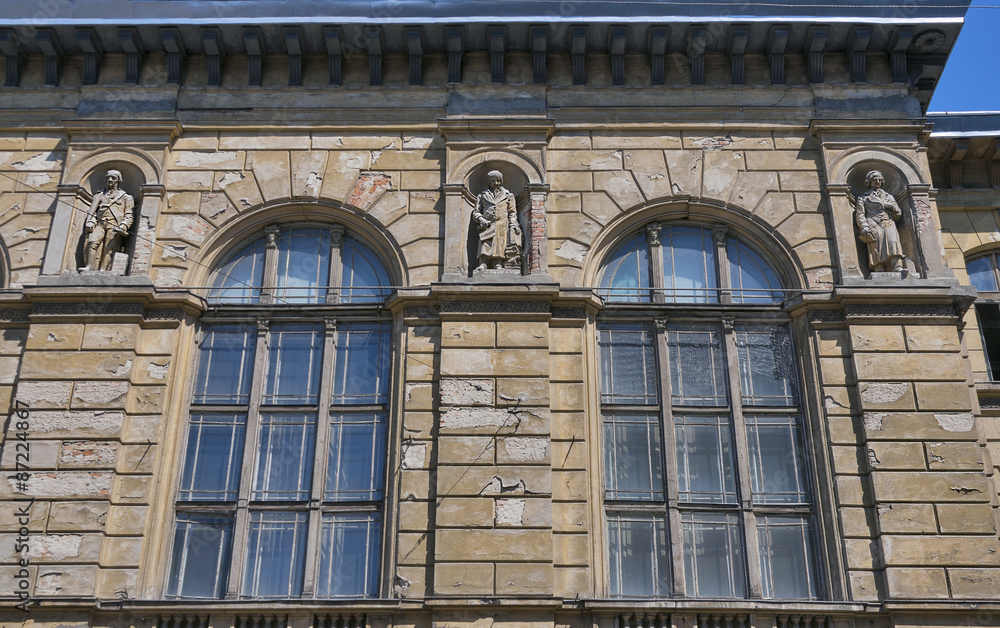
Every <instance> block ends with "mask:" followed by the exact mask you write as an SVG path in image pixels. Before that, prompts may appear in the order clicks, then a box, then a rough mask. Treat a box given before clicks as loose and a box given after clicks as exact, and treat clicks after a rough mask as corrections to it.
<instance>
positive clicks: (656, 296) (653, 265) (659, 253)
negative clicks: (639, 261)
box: [646, 222, 666, 303]
mask: <svg viewBox="0 0 1000 628" xmlns="http://www.w3.org/2000/svg"><path fill="white" fill-rule="evenodd" d="M646 250H647V251H649V266H650V268H649V281H650V283H651V284H653V286H652V287H653V302H654V303H663V302H664V300H665V298H666V296H665V295H664V294H663V245H662V243H661V241H660V223H658V222H652V223H649V224H648V225H646Z"/></svg>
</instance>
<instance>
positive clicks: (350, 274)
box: [340, 237, 391, 303]
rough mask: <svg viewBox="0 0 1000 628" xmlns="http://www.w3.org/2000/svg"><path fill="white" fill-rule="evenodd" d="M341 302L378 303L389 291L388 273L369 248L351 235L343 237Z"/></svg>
mask: <svg viewBox="0 0 1000 628" xmlns="http://www.w3.org/2000/svg"><path fill="white" fill-rule="evenodd" d="M341 259H342V260H343V262H344V271H343V284H344V287H343V290H341V293H340V295H341V298H340V300H341V302H342V303H378V302H381V301H384V300H385V299H386V298H387V297H388V296H389V293H390V292H391V290H390V288H389V285H390V281H389V273H388V272H386V270H385V266H384V265H383V264H382V262H381V261H380V260H379V258H378V256H377V255H375V253H374V252H372V250H371V249H369V248H368V247H366V246H365V245H363V244H361V243H360V242H358V241H357V240H355V239H354V238H351V237H346V238H344V248H343V249H342V250H341Z"/></svg>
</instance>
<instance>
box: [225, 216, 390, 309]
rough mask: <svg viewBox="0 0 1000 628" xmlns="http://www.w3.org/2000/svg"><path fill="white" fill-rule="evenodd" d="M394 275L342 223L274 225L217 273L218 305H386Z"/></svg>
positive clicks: (237, 251)
mask: <svg viewBox="0 0 1000 628" xmlns="http://www.w3.org/2000/svg"><path fill="white" fill-rule="evenodd" d="M389 283H390V282H389V275H388V273H387V272H386V270H385V266H383V265H382V262H381V261H380V260H379V259H378V256H377V255H375V253H374V252H373V251H372V250H371V249H369V248H368V247H367V246H365V245H364V244H362V243H361V242H359V241H358V240H357V239H355V238H354V237H352V236H351V235H349V234H345V233H344V230H343V228H341V227H328V228H324V227H315V226H291V227H277V226H275V227H269V228H268V229H267V230H265V233H263V234H261V235H260V236H258V237H256V238H253V239H252V240H250V241H249V242H247V243H246V244H245V245H244V246H242V247H240V248H239V249H237V250H236V251H235V252H233V253H232V254H231V255H230V256H229V257H227V258H226V260H225V261H224V262H223V263H222V264H221V265H220V266H219V269H218V270H217V271H216V272H215V273H214V275H213V277H212V283H211V288H210V289H209V292H208V299H209V301H210V302H212V303H381V302H382V301H384V300H385V298H386V297H387V296H388V295H389V290H388V287H387V286H389Z"/></svg>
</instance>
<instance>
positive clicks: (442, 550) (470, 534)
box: [434, 529, 552, 562]
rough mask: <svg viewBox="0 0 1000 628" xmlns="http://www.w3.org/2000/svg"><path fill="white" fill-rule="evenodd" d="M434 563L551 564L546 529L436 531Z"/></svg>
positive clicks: (549, 534) (549, 545)
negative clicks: (549, 562) (541, 562)
mask: <svg viewBox="0 0 1000 628" xmlns="http://www.w3.org/2000/svg"><path fill="white" fill-rule="evenodd" d="M434 548H435V550H434V552H435V558H436V560H438V561H497V562H499V561H505V562H523V561H551V560H552V533H551V532H550V531H548V530H515V529H493V530H438V532H437V536H436V539H435V543H434Z"/></svg>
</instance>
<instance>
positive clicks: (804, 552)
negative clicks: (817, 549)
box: [757, 516, 817, 599]
mask: <svg viewBox="0 0 1000 628" xmlns="http://www.w3.org/2000/svg"><path fill="white" fill-rule="evenodd" d="M757 538H758V542H759V544H760V568H761V575H762V579H763V585H764V597H765V598H773V599H796V598H815V597H816V591H817V583H816V573H815V559H814V554H813V552H812V526H811V525H810V524H809V521H808V520H807V519H806V518H805V517H789V516H781V517H777V516H761V517H757Z"/></svg>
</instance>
